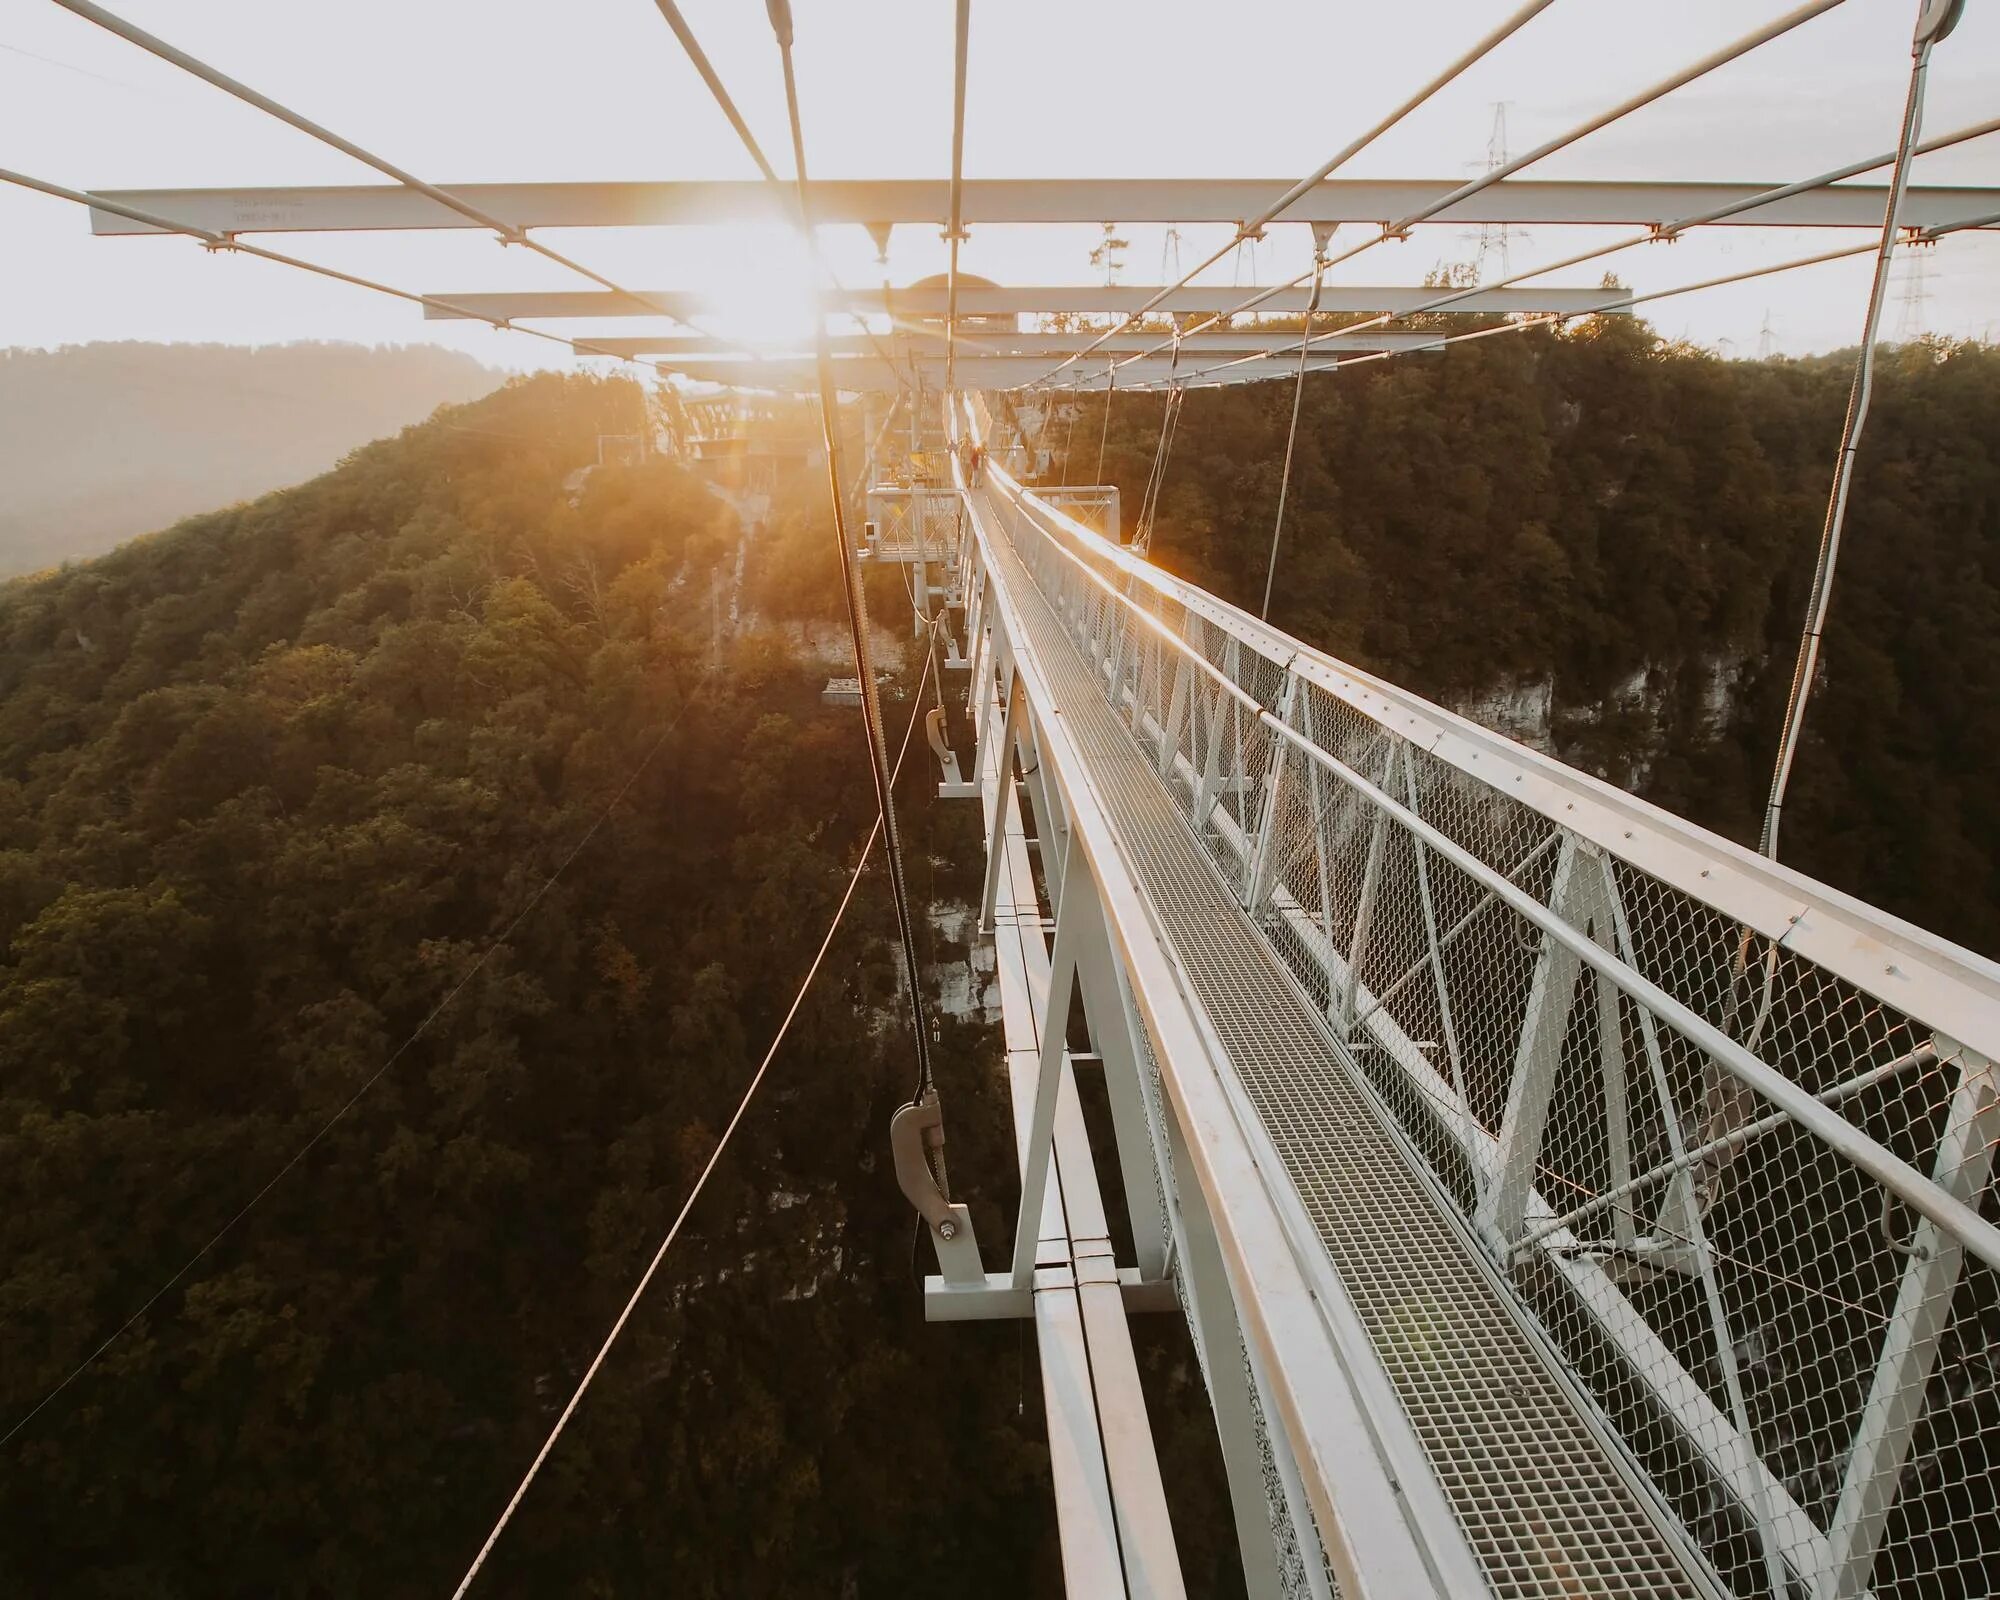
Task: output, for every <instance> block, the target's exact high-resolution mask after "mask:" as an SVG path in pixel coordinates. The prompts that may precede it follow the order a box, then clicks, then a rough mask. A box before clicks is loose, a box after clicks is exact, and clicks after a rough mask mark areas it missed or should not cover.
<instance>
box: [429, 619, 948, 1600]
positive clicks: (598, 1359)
mask: <svg viewBox="0 0 2000 1600" xmlns="http://www.w3.org/2000/svg"><path fill="white" fill-rule="evenodd" d="M930 675H931V674H930V665H929V659H928V658H926V662H925V669H924V676H925V677H926V678H928V677H929V676H930ZM912 701H913V709H912V711H911V713H910V722H909V726H908V727H907V728H905V729H904V731H903V744H902V748H901V749H900V750H899V751H898V752H897V755H896V767H895V772H896V773H901V771H902V770H903V758H904V757H905V756H907V755H908V754H909V752H910V737H911V735H912V734H914V733H915V732H916V729H917V723H918V722H919V721H920V720H921V719H922V717H923V710H924V686H923V684H922V683H919V684H918V685H917V691H916V694H915V695H914V696H912ZM891 778H892V781H893V778H894V774H892V775H891ZM882 823H883V815H882V813H881V812H879V811H878V812H877V813H876V816H875V822H874V826H872V827H871V828H870V829H869V830H868V838H867V840H866V842H864V843H863V845H862V846H861V856H860V859H859V860H857V861H856V862H855V863H854V870H853V872H851V873H850V874H848V878H847V888H846V891H845V892H844V893H843V894H842V895H841V897H840V903H839V904H838V905H837V906H835V907H834V912H833V920H832V921H831V922H829V923H828V924H827V929H826V934H825V936H824V937H823V938H822V939H821V940H820V942H819V949H818V950H817V951H816V952H814V954H813V958H812V964H811V965H810V966H808V967H807V968H806V975H805V978H804V979H803V981H801V982H800V984H799V987H798V992H797V993H796V994H794V995H793V996H792V1003H791V1005H790V1007H789V1008H788V1009H787V1010H786V1012H785V1015H784V1018H783V1020H781V1021H780V1022H779V1024H778V1031H777V1032H776V1034H774V1035H773V1036H772V1039H771V1043H770V1046H769V1048H767V1049H766V1050H765V1052H764V1059H763V1060H762V1061H760V1062H758V1063H757V1070H756V1071H755V1072H754V1073H752V1074H751V1076H750V1082H749V1084H748V1085H747V1086H746V1087H745V1088H744V1090H743V1096H742V1098H741V1099H740V1100H738V1101H737V1103H736V1110H735V1111H734V1112H733V1113H732V1114H731V1116H730V1118H729V1122H728V1124H727V1126H725V1127H724V1128H723V1130H722V1134H721V1136H720V1137H719V1138H718V1139H717V1140H716V1141H715V1148H714V1149H713V1150H711V1151H710V1152H709V1156H708V1160H707V1162H706V1163H705V1164H704V1165H703V1167H702V1169H701V1172H700V1174H699V1176H697V1177H696V1178H695V1180H694V1187H693V1188H691V1189H690V1190H689V1191H688V1194H687V1198H686V1199H685V1200H683V1201H682V1202H681V1208H680V1211H679V1212H678V1213H677V1214H676V1215H675V1217H674V1220H673V1224H672V1226H670V1227H669V1228H668V1229H667V1233H666V1237H665V1238H663V1239H662V1240H661V1241H660V1247H659V1249H657V1250H655V1251H654V1252H653V1258H652V1260H651V1261H649V1262H648V1263H647V1264H646V1270H645V1271H644V1272H642V1273H641V1274H640V1275H639V1281H638V1283H637V1284H636V1285H634V1287H633V1289H632V1293H631V1294H630V1295H628V1296H627V1297H626V1300H625V1305H624V1307H623V1309H621V1310H620V1311H619V1313H618V1317H617V1320H616V1321H614V1322H613V1323H612V1324H611V1331H610V1332H609V1333H607V1334H606V1335H605V1336H604V1342H603V1343H602V1344H601V1345H599V1346H598V1348H597V1354H596V1355H595V1356H593V1357H592V1358H591V1362H590V1365H589V1366H588V1367H587V1368H585V1369H584V1374H583V1377H582V1378H581V1379H580V1380H579V1381H578V1383H577V1386H576V1389H575V1391H574V1392H573V1393H572V1394H571V1395H570V1397H569V1403H568V1404H567V1405H565V1406H564V1407H563V1409H562V1414H561V1415H560V1416H559V1417H557V1418H556V1422H555V1426H554V1427H553V1428H551V1429H550V1430H549V1435H548V1437H547V1438H546V1439H544V1440H543V1441H542V1447H541V1449H539V1450H537V1451H536V1452H535V1459H534V1460H533V1461H531V1462H530V1463H529V1464H528V1470H527V1472H526V1473H525V1474H523V1476H522V1478H521V1481H520V1483H519V1484H518V1485H516V1486H515V1489H514V1492H513V1494H511V1495H510V1496H508V1499H507V1504H506V1506H505V1507H504V1508H503V1509H502V1511H501V1513H500V1517H499V1520H498V1521H496V1522H495V1523H494V1524H493V1529H492V1531H491V1532H490V1533H488V1534H487V1535H486V1542H485V1543H484V1544H482V1545H481V1546H480V1547H479V1553H478V1554H477V1555H475V1556H474V1557H473V1558H472V1565H471V1566H469V1567H467V1568H466V1570H465V1576H464V1577H463V1578H461V1579H459V1582H458V1587H457V1588H456V1589H454V1590H453V1591H452V1600H463V1597H464V1596H465V1594H466V1592H467V1591H468V1590H470V1589H471V1587H472V1585H473V1581H474V1580H475V1579H476V1578H478V1576H479V1571H480V1568H482V1567H484V1566H485V1565H486V1558H487V1557H488V1556H489V1555H491V1554H492V1553H493V1547H494V1546H495V1545H496V1544H498V1543H499V1542H500V1535H501V1534H503V1533H504V1532H506V1530H507V1524H508V1523H510V1522H512V1521H513V1520H514V1513H515V1512H516V1511H518V1510H519V1509H520V1506H521V1502H522V1501H523V1500H524V1499H526V1498H527V1494H528V1490H529V1488H530V1487H532V1486H533V1484H534V1481H535V1479H536V1477H537V1476H538V1475H539V1474H540V1473H541V1470H542V1464H543V1463H544V1462H546V1461H547V1460H548V1458H549V1452H550V1451H552V1450H553V1449H555V1446H556V1441H557V1440H558V1439H560V1438H561V1437H562V1434H563V1430H564V1429H565V1428H567V1427H568V1426H569V1420H570V1418H571V1417H573V1416H575V1415H576V1410H577V1407H578V1406H579V1405H581V1404H582V1403H583V1397H584V1395H585V1393H586V1392H587V1391H588V1390H589V1388H590V1386H591V1384H592V1383H593V1382H594V1381H595V1380H596V1378H597V1374H598V1372H599V1370H600V1369H601V1368H602V1367H603V1365H604V1361H605V1358H606V1357H607V1356H609V1355H610V1354H611V1347H612V1346H613V1345H615V1344H616V1343H617V1342H618V1336H619V1335H620V1334H621V1333H623V1332H624V1331H625V1325H626V1323H628V1322H630V1321H631V1320H632V1313H633V1312H634V1311H635V1310H637V1309H638V1306H639V1302H640V1300H642V1299H643V1298H644V1297H645V1294H646V1290H647V1288H648V1287H649V1286H650V1285H651V1284H652V1281H653V1279H654V1277H655V1275H656V1274H658V1272H659V1270H660V1263H661V1262H663V1261H665V1260H666V1258H667V1252H668V1251H669V1250H671V1249H672V1248H673V1245H674V1241H675V1240H676V1239H678V1238H679V1237H680V1232H681V1227H682V1225H683V1224H685V1223H686V1221H687V1219H688V1213H689V1212H691V1211H692V1210H693V1209H694V1204H695V1202H696V1201H697V1200H699V1199H700V1198H701V1193H702V1190H703V1189H705V1188H706V1187H707V1186H708V1180H709V1178H710V1176H711V1175H712V1174H713V1173H714V1172H715V1169H716V1166H717V1165H718V1164H719V1163H720V1162H721V1160H722V1156H723V1152H724V1151H726V1150H727V1149H728V1148H729V1141H730V1140H731V1139H732V1138H734V1137H735V1134H736V1130H737V1128H738V1127H739V1126H740V1125H741V1124H742V1121H743V1117H744V1113H746V1112H747V1111H748V1110H749V1109H750V1102H751V1101H752V1100H753V1099H754V1098H755V1097H756V1094H757V1090H758V1088H759V1086H760V1085H761V1084H762V1083H763V1081H764V1077H765V1074H766V1073H768V1072H769V1071H770V1070H771V1063H772V1062H773V1061H774V1060H775V1059H776V1058H777V1054H778V1051H779V1049H780V1048H781V1047H782V1046H783V1044H784V1042H785V1036H786V1035H787V1034H788V1033H789V1032H790V1031H791V1026H792V1019H793V1018H795V1017H796V1016H797V1015H798V1014H799V1008H800V1007H801V1006H802V1005H804V1004H805V999H806V995H807V994H808V993H810V992H811V990H812V985H813V980H814V979H815V978H816V977H818V976H819V969H820V967H821V965H822V964H823V963H824V962H825V960H826V953H827V951H828V950H830V949H831V948H832V947H833V939H834V935H835V934H837V933H838V932H839V931H840V925H841V922H842V921H843V920H844V919H845V917H846V916H847V908H848V906H849V905H850V904H852V902H853V900H854V891H855V890H856V889H857V888H859V887H860V885H861V874H862V871H863V870H864V869H865V868H866V867H867V865H868V858H869V856H870V855H871V854H872V853H873V852H874V849H875V841H876V840H877V839H879V838H880V837H881V836H882Z"/></svg>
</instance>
